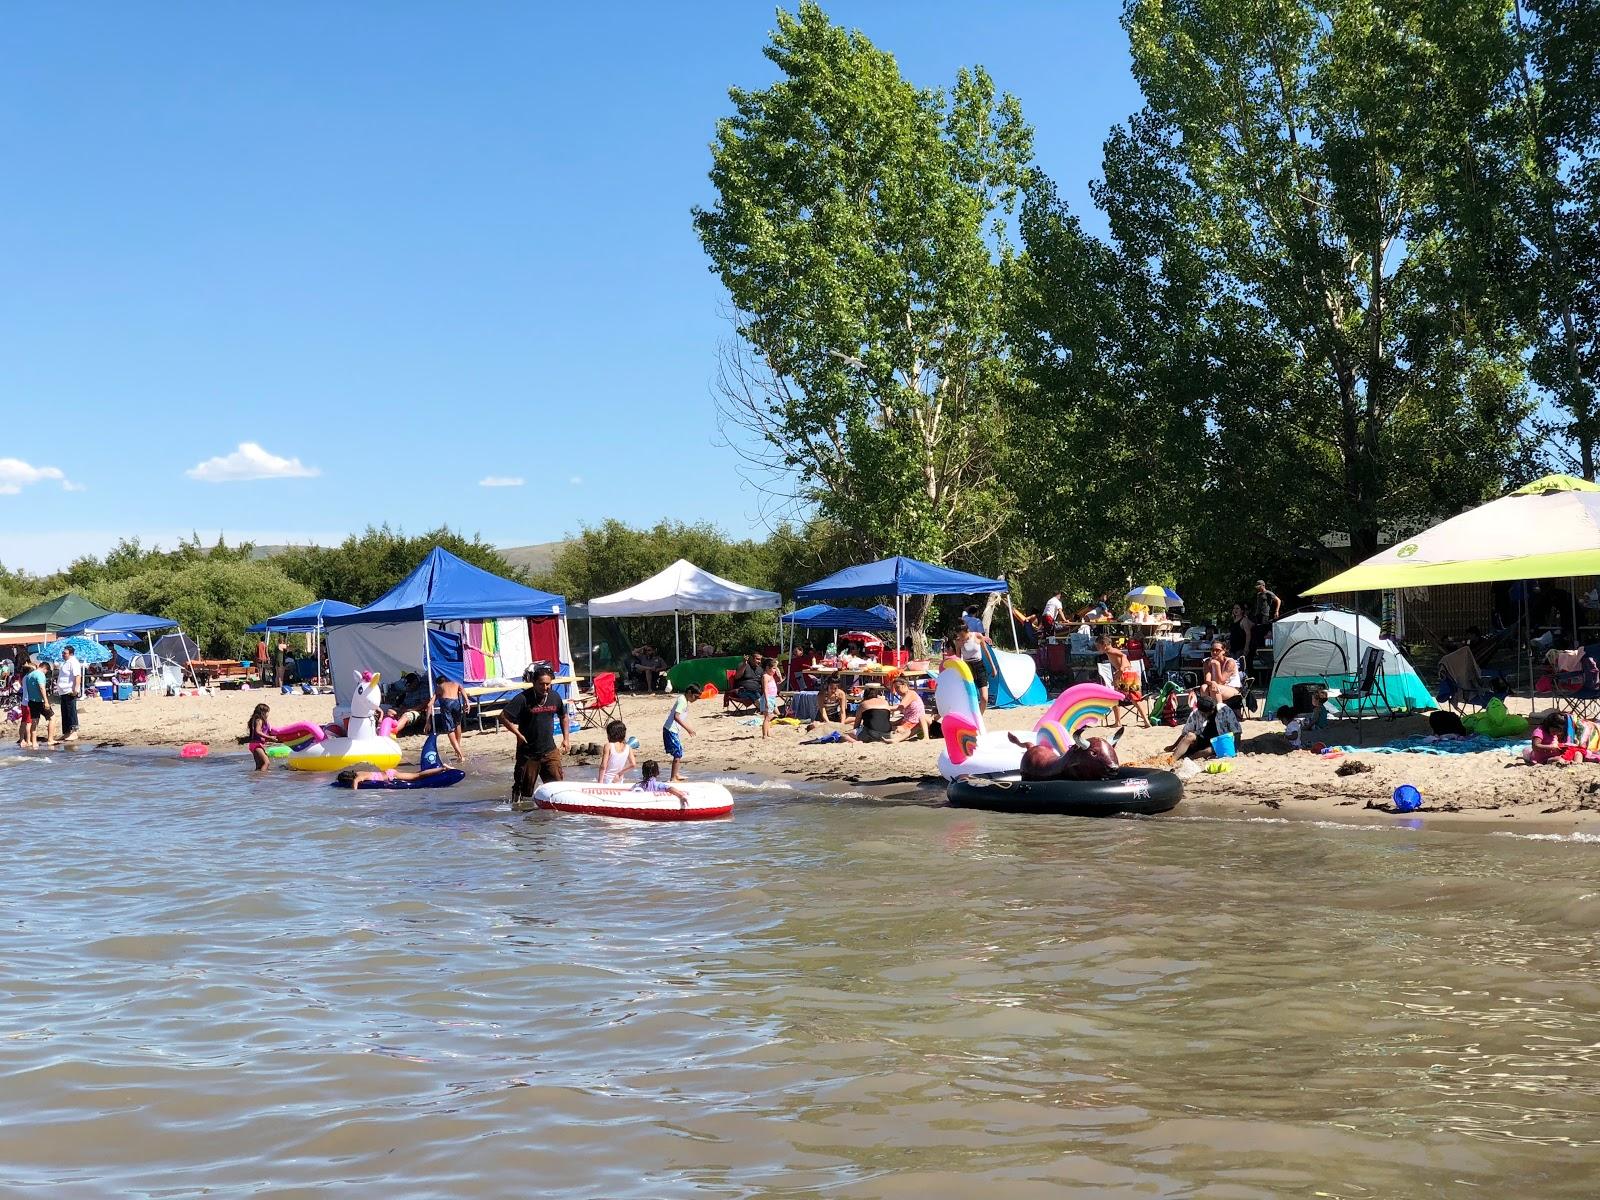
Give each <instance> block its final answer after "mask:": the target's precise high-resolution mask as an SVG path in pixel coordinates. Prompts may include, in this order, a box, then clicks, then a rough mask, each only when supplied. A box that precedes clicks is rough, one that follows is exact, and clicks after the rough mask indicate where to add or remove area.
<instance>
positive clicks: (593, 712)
mask: <svg viewBox="0 0 1600 1200" xmlns="http://www.w3.org/2000/svg"><path fill="white" fill-rule="evenodd" d="M590 688H591V690H590V691H588V692H579V693H578V703H577V704H576V705H575V707H576V709H577V712H578V719H579V720H580V721H581V722H582V723H583V728H585V729H601V728H604V727H605V725H606V723H607V722H608V721H620V720H621V719H622V704H621V702H620V701H618V699H617V673H616V672H615V671H602V672H600V674H598V675H596V676H595V677H594V680H593V682H592V683H591V684H590Z"/></svg>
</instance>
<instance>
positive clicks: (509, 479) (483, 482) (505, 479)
mask: <svg viewBox="0 0 1600 1200" xmlns="http://www.w3.org/2000/svg"><path fill="white" fill-rule="evenodd" d="M522 483H523V480H522V476H521V475H485V476H484V477H483V478H482V479H480V480H478V486H479V487H521V486H522Z"/></svg>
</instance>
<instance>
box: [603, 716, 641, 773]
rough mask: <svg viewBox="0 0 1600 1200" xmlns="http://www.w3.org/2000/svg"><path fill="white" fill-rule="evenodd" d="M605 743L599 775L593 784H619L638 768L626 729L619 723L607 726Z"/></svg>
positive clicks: (615, 722)
mask: <svg viewBox="0 0 1600 1200" xmlns="http://www.w3.org/2000/svg"><path fill="white" fill-rule="evenodd" d="M606 742H607V745H606V748H605V752H604V753H603V754H602V755H601V758H600V774H599V775H598V776H596V779H595V782H597V783H621V782H622V777H623V776H624V775H626V774H627V773H628V772H629V771H631V770H633V768H634V767H636V766H638V763H637V762H636V761H635V760H634V755H633V747H632V746H630V745H628V727H627V726H626V725H624V724H623V723H622V722H621V721H612V722H610V723H609V724H607V725H606Z"/></svg>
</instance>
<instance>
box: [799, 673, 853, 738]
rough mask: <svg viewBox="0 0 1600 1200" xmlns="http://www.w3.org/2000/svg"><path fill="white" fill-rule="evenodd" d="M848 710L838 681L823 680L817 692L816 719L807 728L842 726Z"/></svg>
mask: <svg viewBox="0 0 1600 1200" xmlns="http://www.w3.org/2000/svg"><path fill="white" fill-rule="evenodd" d="M849 708H850V706H849V702H848V701H847V700H846V699H845V696H844V688H842V687H840V686H839V681H838V680H837V679H825V680H823V683H822V688H821V690H820V691H818V692H817V719H816V720H815V721H813V722H812V723H811V725H809V726H807V728H808V729H810V728H815V727H816V726H818V725H843V724H844V718H845V714H846V713H848V712H849Z"/></svg>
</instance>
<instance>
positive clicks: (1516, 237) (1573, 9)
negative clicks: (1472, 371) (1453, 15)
mask: <svg viewBox="0 0 1600 1200" xmlns="http://www.w3.org/2000/svg"><path fill="white" fill-rule="evenodd" d="M1511 20H1512V23H1513V27H1514V30H1515V37H1516V47H1517V70H1516V73H1515V88H1514V97H1513V100H1512V103H1511V112H1512V113H1513V114H1514V116H1515V118H1516V120H1515V125H1514V128H1515V132H1516V133H1517V135H1519V136H1518V137H1517V138H1516V140H1515V142H1514V144H1513V147H1512V151H1511V153H1510V154H1509V155H1508V156H1507V160H1508V163H1509V166H1510V170H1509V171H1508V172H1506V174H1507V176H1508V177H1509V179H1508V182H1509V183H1510V186H1509V187H1507V188H1506V203H1505V211H1506V213H1507V214H1508V216H1509V217H1510V218H1512V220H1511V221H1509V222H1508V224H1511V225H1512V229H1511V230H1510V234H1511V245H1512V250H1511V253H1512V254H1516V255H1517V256H1518V257H1519V258H1520V259H1521V260H1522V261H1521V262H1520V263H1519V269H1518V270H1517V271H1516V272H1514V273H1510V274H1509V276H1508V277H1509V278H1511V279H1514V280H1515V281H1517V283H1518V284H1520V285H1521V290H1522V292H1523V294H1524V298H1525V300H1526V305H1527V323H1528V328H1529V332H1530V336H1531V337H1532V340H1533V352H1532V354H1531V356H1530V358H1529V367H1530V372H1531V374H1532V376H1533V378H1534V380H1535V381H1536V382H1537V383H1538V384H1539V385H1540V386H1541V387H1542V388H1544V389H1545V391H1546V393H1547V394H1548V395H1549V396H1550V397H1551V399H1553V400H1554V401H1555V403H1556V405H1557V406H1558V408H1559V410H1560V411H1561V413H1562V418H1563V419H1562V421H1561V432H1563V433H1565V434H1566V436H1567V438H1568V439H1569V440H1570V442H1571V443H1572V445H1573V446H1574V448H1575V449H1576V451H1577V459H1578V464H1579V469H1580V470H1581V471H1582V472H1583V475H1584V478H1586V479H1593V478H1595V465H1596V464H1595V457H1596V442H1597V441H1600V395H1597V389H1600V7H1597V6H1596V5H1595V4H1594V3H1593V2H1592V0H1527V11H1526V12H1524V9H1523V7H1522V4H1521V3H1520V2H1519V3H1515V4H1514V5H1513V8H1512V15H1511Z"/></svg>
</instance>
